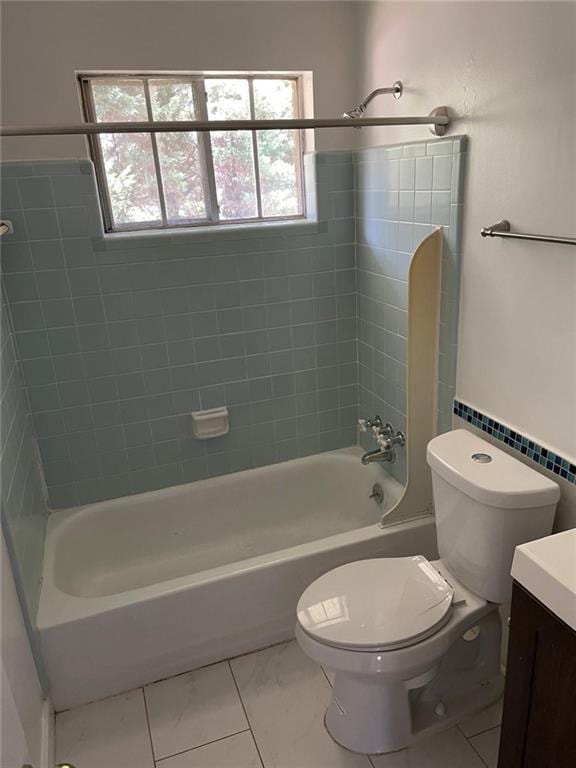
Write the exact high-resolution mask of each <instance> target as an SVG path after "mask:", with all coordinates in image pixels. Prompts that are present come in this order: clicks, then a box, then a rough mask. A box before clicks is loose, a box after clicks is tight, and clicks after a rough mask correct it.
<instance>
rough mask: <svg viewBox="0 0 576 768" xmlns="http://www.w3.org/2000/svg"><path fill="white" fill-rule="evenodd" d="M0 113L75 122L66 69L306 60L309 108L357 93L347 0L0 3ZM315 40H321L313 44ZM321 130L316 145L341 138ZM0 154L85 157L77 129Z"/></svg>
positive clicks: (300, 63)
mask: <svg viewBox="0 0 576 768" xmlns="http://www.w3.org/2000/svg"><path fill="white" fill-rule="evenodd" d="M2 17H3V33H2V64H3V67H2V69H3V71H2V112H3V117H2V122H3V123H66V122H81V121H82V114H81V109H80V101H79V98H78V91H77V85H76V78H75V71H82V70H97V69H107V70H115V69H118V70H144V71H146V70H148V71H149V70H152V71H154V70H188V71H194V70H266V69H268V70H279V71H291V70H311V71H312V72H313V76H314V93H315V113H316V115H317V116H330V115H340V114H341V113H342V111H343V110H344V109H348V108H349V106H350V105H351V104H352V103H355V101H356V100H357V94H356V93H355V77H354V75H355V72H354V69H353V68H352V67H351V66H350V61H351V60H352V56H353V52H352V50H351V49H350V47H349V45H348V40H349V36H350V34H351V32H352V29H353V24H354V19H355V15H354V3H348V2H338V3H331V4H330V7H328V6H327V4H326V3H323V2H306V3H293V2H246V3H244V2H175V3H173V2H165V1H163V0H158V1H157V2H142V3H140V2H26V1H25V0H18V1H17V2H3V3H2ZM319 43H321V45H319ZM351 133H352V132H348V131H347V132H346V135H343V134H342V131H340V132H339V133H338V132H337V131H334V130H332V131H322V132H321V135H318V136H317V148H318V149H334V148H341V147H346V146H349V145H350V141H351ZM3 152H4V159H5V160H14V159H47V158H62V157H87V156H88V154H87V148H86V143H85V140H84V139H83V138H78V137H38V138H33V139H17V138H12V139H7V140H5V141H4V142H3Z"/></svg>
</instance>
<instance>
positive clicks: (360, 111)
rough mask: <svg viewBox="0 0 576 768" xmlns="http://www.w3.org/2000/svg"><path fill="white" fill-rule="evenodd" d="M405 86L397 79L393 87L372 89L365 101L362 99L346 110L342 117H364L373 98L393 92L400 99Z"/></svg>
mask: <svg viewBox="0 0 576 768" xmlns="http://www.w3.org/2000/svg"><path fill="white" fill-rule="evenodd" d="M402 91H403V86H402V83H401V82H400V80H396V82H395V83H394V84H393V85H392V88H376V90H375V91H372V93H370V94H369V95H368V96H367V97H366V98H365V99H364V101H361V102H360V104H358V105H357V106H355V107H353V108H352V109H351V110H350V111H349V112H344V114H343V115H342V117H350V118H351V119H358V118H359V117H362V116H363V115H364V112H366V110H367V109H368V104H370V102H371V101H372V99H373V98H375V97H376V96H380V95H381V94H383V93H391V94H392V95H393V96H394V98H395V99H399V98H400V96H402Z"/></svg>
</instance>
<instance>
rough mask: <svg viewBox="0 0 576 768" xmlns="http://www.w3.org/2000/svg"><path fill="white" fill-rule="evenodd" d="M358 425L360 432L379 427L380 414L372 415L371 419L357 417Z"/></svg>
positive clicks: (380, 423) (380, 425) (380, 421)
mask: <svg viewBox="0 0 576 768" xmlns="http://www.w3.org/2000/svg"><path fill="white" fill-rule="evenodd" d="M358 427H359V429H360V431H361V432H368V430H370V429H381V427H382V419H381V418H380V416H374V418H373V419H358Z"/></svg>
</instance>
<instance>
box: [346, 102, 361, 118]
mask: <svg viewBox="0 0 576 768" xmlns="http://www.w3.org/2000/svg"><path fill="white" fill-rule="evenodd" d="M364 112H366V104H364V102H362V104H358V106H357V107H354V108H353V109H351V110H350V111H349V112H344V114H343V115H342V117H350V118H353V119H354V118H358V117H362V115H363V114H364Z"/></svg>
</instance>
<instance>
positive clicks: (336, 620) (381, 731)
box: [296, 429, 560, 754]
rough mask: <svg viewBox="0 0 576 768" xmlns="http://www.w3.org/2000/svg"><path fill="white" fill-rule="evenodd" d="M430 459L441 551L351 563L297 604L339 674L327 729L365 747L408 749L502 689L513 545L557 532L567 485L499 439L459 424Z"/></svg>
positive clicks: (307, 632)
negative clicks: (435, 555)
mask: <svg viewBox="0 0 576 768" xmlns="http://www.w3.org/2000/svg"><path fill="white" fill-rule="evenodd" d="M427 461H428V464H429V466H430V469H431V472H432V487H433V496H434V506H435V516H436V530H437V536H438V551H439V554H440V559H439V560H434V561H428V560H427V559H426V558H425V557H423V556H422V555H419V554H415V555H414V556H411V557H398V558H391V557H386V558H376V559H369V560H361V561H357V562H353V563H348V564H346V565H342V566H340V567H338V568H335V569H334V570H332V571H329V572H328V573H325V574H324V575H323V576H321V577H320V578H319V579H317V580H316V581H314V582H313V583H312V584H311V585H310V586H309V587H308V588H307V589H306V590H305V592H304V593H303V594H302V596H301V598H300V600H299V602H298V609H297V623H296V638H297V640H298V643H299V645H300V646H301V648H302V650H303V651H304V653H306V654H307V655H308V656H309V657H310V658H311V659H313V660H314V661H316V662H317V663H318V664H321V665H322V666H323V667H324V668H326V669H327V670H330V671H331V672H332V673H333V675H334V682H333V690H332V699H331V701H330V704H329V706H328V709H327V711H326V716H325V724H326V728H327V730H328V732H329V734H330V735H331V736H332V738H333V739H334V740H335V741H336V742H337V743H338V744H340V745H341V746H343V747H345V748H347V749H349V750H352V751H354V752H362V753H370V754H378V753H384V752H391V751H393V750H397V749H402V748H404V747H407V746H409V745H410V744H412V743H413V742H414V741H416V740H418V739H420V738H422V737H424V736H426V735H429V734H431V733H432V732H434V731H437V730H441V729H443V728H447V727H449V726H450V725H452V724H454V723H456V722H458V720H460V719H462V718H463V717H464V716H466V715H469V714H471V713H473V712H475V711H478V710H480V709H482V708H484V707H486V706H488V705H489V704H491V703H492V702H494V701H496V700H497V699H498V698H499V697H500V696H501V694H502V690H503V682H504V681H503V675H502V671H501V665H500V656H501V621H500V615H499V607H500V606H501V605H503V604H505V603H507V602H509V600H510V595H511V591H512V579H511V576H510V568H511V565H512V557H513V554H514V549H515V547H516V546H517V545H518V544H522V543H524V542H526V541H531V540H533V539H537V538H541V537H542V536H547V535H548V534H550V533H551V531H552V525H553V521H554V514H555V510H556V504H557V502H558V499H559V496H560V491H559V488H558V485H557V484H556V483H555V482H553V481H552V480H549V479H548V478H546V477H544V476H543V475H541V474H540V473H538V472H536V471H535V470H533V469H531V468H529V467H528V466H526V465H525V464H523V463H521V462H520V461H518V460H517V459H515V458H513V457H512V456H510V455H509V454H507V453H505V452H504V451H501V450H499V449H498V448H496V447H495V446H494V445H492V444H491V443H488V442H486V441H485V440H482V439H481V438H480V437H478V436H476V435H474V434H473V433H471V432H468V431H467V430H461V429H459V430H454V431H452V432H448V433H445V434H443V435H439V436H438V437H435V438H434V439H433V440H431V442H430V443H429V444H428V449H427Z"/></svg>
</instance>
